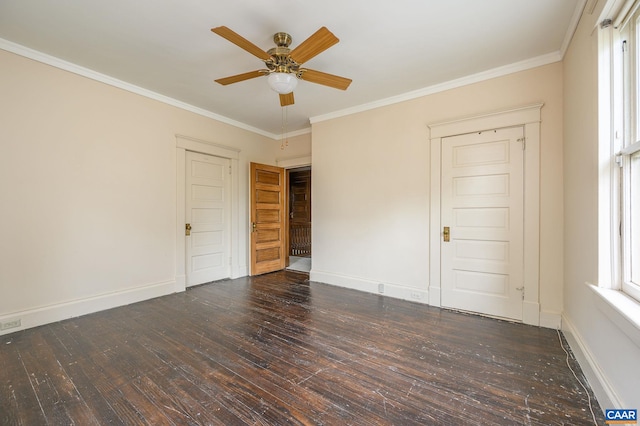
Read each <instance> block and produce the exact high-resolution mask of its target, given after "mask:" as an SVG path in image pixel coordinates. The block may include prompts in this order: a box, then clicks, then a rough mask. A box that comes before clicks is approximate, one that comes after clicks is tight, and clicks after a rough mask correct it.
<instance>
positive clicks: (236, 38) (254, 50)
mask: <svg viewBox="0 0 640 426" xmlns="http://www.w3.org/2000/svg"><path fill="white" fill-rule="evenodd" d="M211 31H213V32H214V33H216V34H218V35H219V36H220V37H222V38H226V39H227V40H229V41H230V42H231V43H233V44H235V45H236V46H238V47H240V48H242V49H244V50H246V51H247V52H249V53H251V54H252V55H254V56H257V57H258V58H260V59H262V60H263V61H267V60H269V59H271V55H269V54H268V53H267V52H265V51H264V50H262V49H260V48H259V47H258V46H256V45H255V44H253V43H251V42H250V41H249V40H247V39H246V38H244V37H242V36H241V35H240V34H238V33H236V32H234V31H233V30H231V29H229V28H227V27H216V28H211Z"/></svg>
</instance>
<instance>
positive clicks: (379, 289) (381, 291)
mask: <svg viewBox="0 0 640 426" xmlns="http://www.w3.org/2000/svg"><path fill="white" fill-rule="evenodd" d="M378 293H380V294H382V293H384V284H382V283H380V284H378Z"/></svg>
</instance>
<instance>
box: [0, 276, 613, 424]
mask: <svg viewBox="0 0 640 426" xmlns="http://www.w3.org/2000/svg"><path fill="white" fill-rule="evenodd" d="M307 279H308V276H307V275H305V274H299V273H290V272H279V273H275V274H268V275H264V276H259V277H246V278H241V279H237V280H223V281H219V282H215V283H210V284H206V285H202V286H197V287H194V288H191V289H189V290H188V291H186V292H183V293H179V294H175V295H170V296H166V297H162V298H157V299H153V300H149V301H145V302H141V303H136V304H132V305H129V306H125V307H121V308H116V309H112V310H108V311H103V312H98V313H95V314H92V315H87V316H84V317H81V318H75V319H71V320H67V321H62V322H60V323H55V324H50V325H47V326H43V327H39V328H35V329H31V330H25V331H22V332H17V333H14V334H11V335H6V336H2V337H0V424H3V425H4V424H7V425H13V424H15V425H21V424H25V425H32V424H33V425H39V424H47V423H48V424H73V423H75V424H136V425H137V424H139V425H156V424H158V425H163V424H168V425H173V424H193V425H244V424H246V425H282V424H291V425H336V424H340V425H343V424H344V425H391V424H397V425H412V424H416V425H418V424H434V425H450V424H456V425H484V424H530V425H565V424H567V425H568V424H592V423H593V422H592V420H591V413H590V411H589V409H588V398H587V395H589V396H591V397H592V398H593V395H592V392H591V391H590V390H589V391H588V393H585V391H584V390H583V389H582V387H581V386H580V384H579V382H578V381H576V379H575V378H574V377H573V374H572V373H571V372H570V370H569V369H568V367H567V365H566V363H565V353H564V352H563V350H562V347H561V345H560V339H561V338H562V336H560V335H559V334H558V333H557V332H556V331H554V330H548V329H541V328H538V327H530V326H525V325H522V324H513V323H508V322H504V321H498V320H494V319H489V318H483V317H478V316H473V315H468V314H462V313H456V312H451V311H447V310H442V309H438V308H433V307H429V306H425V305H421V304H416V303H411V302H407V301H401V300H397V299H390V298H386V297H383V296H380V295H374V294H367V293H362V292H357V291H352V290H347V289H342V288H337V287H333V286H328V285H323V284H318V283H309V282H308V280H307ZM564 344H565V345H566V342H564ZM569 362H570V365H571V366H572V367H573V368H574V369H575V370H576V372H577V374H578V377H579V378H580V379H581V380H583V381H584V380H585V379H584V376H583V375H582V373H581V372H580V369H579V366H578V365H577V363H576V361H575V359H574V358H573V357H570V360H569ZM593 404H594V410H595V414H596V418H597V421H598V422H599V423H600V424H602V423H604V418H603V416H602V413H601V410H600V407H599V406H598V404H597V402H596V401H593Z"/></svg>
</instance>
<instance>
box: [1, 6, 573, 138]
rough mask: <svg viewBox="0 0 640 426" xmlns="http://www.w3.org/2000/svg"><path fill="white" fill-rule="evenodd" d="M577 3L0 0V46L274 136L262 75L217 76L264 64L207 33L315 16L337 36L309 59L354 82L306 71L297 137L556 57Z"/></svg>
mask: <svg viewBox="0 0 640 426" xmlns="http://www.w3.org/2000/svg"><path fill="white" fill-rule="evenodd" d="M584 3H585V0H482V1H480V0H446V1H443V0H395V1H393V2H391V1H388V0H322V1H313V2H312V1H304V0H253V1H251V0H231V1H224V2H223V1H219V0H208V1H205V0H179V1H178V0H173V1H169V0H162V1H159V0H109V1H104V0H57V1H51V0H20V1H18V0H0V38H2V39H4V40H0V48H3V49H6V50H11V51H17V52H18V53H23V54H24V52H30V53H31V56H32V57H33V56H34V55H33V53H38V52H41V53H44V54H45V55H50V56H51V57H53V58H57V59H60V60H62V61H65V62H64V63H66V62H68V63H71V64H75V65H78V66H80V67H82V68H78V69H80V70H81V73H82V72H83V70H84V71H88V70H90V71H89V75H91V73H92V72H96V73H100V74H103V75H106V76H109V77H112V78H115V79H117V80H121V81H123V82H126V83H128V84H130V85H133V86H137V87H139V88H142V89H145V91H150V92H153V93H154V94H158V95H162V96H165V97H168V98H171V99H173V100H177V101H179V102H180V103H184V104H187V105H189V106H192V107H195V108H194V109H196V110H202V111H203V112H204V111H206V112H204V113H205V114H208V113H211V115H212V116H215V117H218V118H222V119H223V120H227V119H229V120H230V122H239V123H243V125H246V126H248V127H249V128H252V129H257V130H258V131H259V132H261V133H263V134H266V135H269V136H271V137H276V138H277V137H278V135H279V134H280V133H281V128H282V110H281V107H280V104H279V100H278V95H277V94H276V93H275V92H273V91H271V90H270V89H269V87H268V86H267V82H266V79H265V78H256V79H253V80H248V81H244V82H240V83H236V84H233V85H229V86H221V85H219V84H217V83H214V81H213V80H214V79H216V78H220V77H227V76H230V75H235V74H240V73H243V72H246V71H253V70H257V69H261V68H264V64H263V63H262V62H261V61H260V60H259V59H258V58H256V57H255V56H252V55H251V54H249V53H247V52H246V51H244V50H242V49H240V48H239V47H237V46H235V45H233V44H231V43H230V42H228V41H227V40H225V39H223V38H221V37H219V36H217V35H216V34H214V33H212V32H211V31H210V29H211V28H212V27H217V26H221V25H224V26H227V27H229V28H231V29H232V30H234V31H235V32H237V33H239V34H241V35H242V36H243V37H245V38H246V39H248V40H250V41H251V42H253V43H254V44H256V45H258V46H259V47H261V48H263V49H264V50H268V49H269V48H271V47H273V46H274V44H273V40H272V38H273V34H274V33H276V32H279V31H284V32H287V33H289V34H291V36H292V37H293V42H292V44H291V47H292V48H294V47H295V46H297V45H298V44H299V43H301V42H302V41H304V40H305V39H306V38H307V37H308V36H310V35H311V34H312V33H314V32H315V31H316V30H317V29H318V28H320V27H321V26H326V27H327V28H329V30H331V31H332V32H333V33H334V34H335V35H336V36H337V37H338V38H339V39H340V43H338V44H337V45H335V46H333V47H331V48H330V49H328V50H326V51H325V52H323V53H321V54H320V55H318V56H316V57H315V58H313V59H311V60H310V61H309V62H307V63H305V67H307V68H312V69H316V70H319V71H324V72H328V73H331V74H337V75H340V76H344V77H348V78H351V79H353V83H352V84H351V86H350V87H349V89H348V90H347V91H346V92H343V91H341V90H336V89H332V88H329V87H325V86H321V85H317V84H313V83H309V82H305V81H301V82H300V84H298V88H297V89H296V91H295V105H293V106H291V107H288V110H287V116H288V128H287V130H288V131H289V133H290V134H292V133H295V132H296V131H301V130H302V129H306V128H308V127H309V119H310V118H314V117H315V118H316V119H321V118H322V117H326V116H333V115H339V114H340V113H341V112H347V111H356V110H360V109H366V108H369V107H371V106H375V105H380V104H384V103H391V102H393V100H397V99H405V98H409V97H411V96H415V95H417V94H420V93H426V92H428V91H429V90H434V87H447V86H446V84H445V83H447V82H449V83H450V82H452V81H455V80H458V81H472V80H473V79H474V78H475V79H481V78H485V77H490V76H494V75H499V74H501V73H505V72H508V71H512V70H519V69H526V68H528V67H531V66H535V65H541V64H545V63H551V62H555V61H558V60H560V59H561V58H562V54H563V53H564V49H565V48H566V46H567V44H568V42H569V40H570V37H571V36H572V34H573V30H574V27H575V25H576V23H577V19H578V17H579V16H580V13H581V11H582V8H583V7H584ZM14 43H15V44H14ZM16 44H17V46H16ZM22 47H26V48H28V49H22ZM29 49H33V50H35V51H36V52H31V50H29ZM38 55H39V53H38ZM38 55H36V58H38ZM40 58H41V59H42V58H48V56H44V55H41V56H40ZM67 68H69V67H67ZM85 69H86V70H85ZM85 74H86V72H85ZM465 78H466V80H464V79H465ZM460 79H463V80H460ZM152 96H155V95H152ZM188 108H190V107H188Z"/></svg>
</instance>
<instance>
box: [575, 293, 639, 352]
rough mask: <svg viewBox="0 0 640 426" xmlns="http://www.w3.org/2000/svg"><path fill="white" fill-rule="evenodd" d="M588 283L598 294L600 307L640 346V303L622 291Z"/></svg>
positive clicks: (598, 305) (597, 302) (597, 301)
mask: <svg viewBox="0 0 640 426" xmlns="http://www.w3.org/2000/svg"><path fill="white" fill-rule="evenodd" d="M588 285H589V287H591V290H593V292H594V293H595V294H596V295H597V296H598V297H596V299H595V300H596V305H597V307H598V309H599V310H600V311H602V312H603V313H604V314H605V315H606V316H607V317H608V318H609V319H610V320H611V321H612V322H613V323H614V324H615V325H616V326H618V328H620V329H621V330H622V331H623V332H624V334H626V335H627V336H628V337H629V339H631V341H632V342H634V343H635V344H636V346H638V347H640V303H638V302H637V301H636V300H635V299H632V298H631V297H629V296H627V295H626V294H624V293H623V292H621V291H618V290H611V289H607V288H601V287H598V286H595V285H593V284H588Z"/></svg>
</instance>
